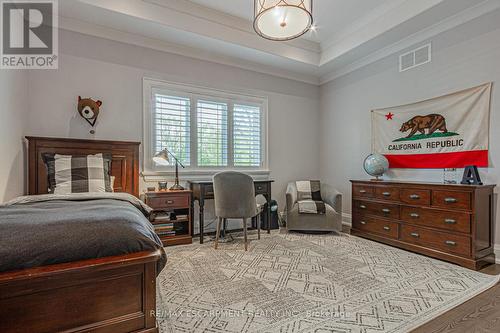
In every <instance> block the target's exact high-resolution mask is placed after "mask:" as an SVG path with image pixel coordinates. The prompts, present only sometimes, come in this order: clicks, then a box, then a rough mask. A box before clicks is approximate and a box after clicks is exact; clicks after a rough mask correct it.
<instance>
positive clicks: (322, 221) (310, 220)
mask: <svg viewBox="0 0 500 333" xmlns="http://www.w3.org/2000/svg"><path fill="white" fill-rule="evenodd" d="M321 197H322V199H323V202H324V203H325V208H326V213H325V214H299V205H298V203H297V186H296V184H295V182H290V183H288V186H287V189H286V225H287V229H288V230H300V231H337V232H339V231H341V230H342V194H341V193H340V192H338V191H337V190H335V189H334V188H333V187H331V186H330V185H327V184H323V183H322V184H321Z"/></svg>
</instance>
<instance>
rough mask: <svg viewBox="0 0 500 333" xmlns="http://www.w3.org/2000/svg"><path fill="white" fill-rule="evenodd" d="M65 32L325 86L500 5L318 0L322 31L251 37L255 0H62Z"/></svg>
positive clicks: (486, 0)
mask: <svg viewBox="0 0 500 333" xmlns="http://www.w3.org/2000/svg"><path fill="white" fill-rule="evenodd" d="M59 7H60V9H59V15H60V20H59V21H60V23H59V24H60V27H62V28H64V29H68V30H72V31H78V32H82V33H86V34H90V35H96V36H100V37H104V38H109V39H114V40H118V41H122V42H126V43H132V44H136V45H141V46H145V47H149V48H153V49H158V50H164V51H167V52H173V53H178V54H182V55H187V56H190V57H195V58H201V59H207V60H210V61H214V62H219V63H225V64H230V65H233V66H238V67H243V68H247V69H252V70H256V71H260V72H264V73H269V74H273V75H277V76H281V77H287V78H290V79H294V80H299V81H304V82H309V83H313V84H320V83H324V82H328V81H329V80H331V79H334V78H336V77H338V76H341V75H343V74H345V73H347V72H349V71H352V70H355V69H357V68H360V67H362V66H364V65H366V64H368V63H370V62H373V61H376V60H378V59H381V58H383V57H385V56H387V55H390V54H392V53H394V52H399V51H401V50H403V49H404V48H407V47H410V46H412V45H414V44H416V43H420V42H423V41H425V40H428V39H429V38H431V37H433V36H434V35H436V34H438V33H440V32H443V31H446V30H449V29H452V28H454V27H455V26H458V25H460V24H463V23H464V22H467V21H470V20H472V19H474V18H476V17H479V16H481V15H484V14H486V13H488V12H491V11H494V10H497V9H499V8H500V0H314V4H313V14H314V18H315V25H316V26H317V31H316V32H311V33H308V34H307V35H305V36H303V37H301V38H298V39H295V40H293V41H289V42H273V41H268V40H265V39H263V38H261V37H259V36H257V34H256V33H255V32H254V31H253V28H252V22H251V21H252V16H253V0H64V1H60V2H59Z"/></svg>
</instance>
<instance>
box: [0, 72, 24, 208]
mask: <svg viewBox="0 0 500 333" xmlns="http://www.w3.org/2000/svg"><path fill="white" fill-rule="evenodd" d="M27 96H28V73H27V72H26V71H25V70H0V101H1V102H2V106H1V107H0V154H1V158H0V202H3V201H7V200H9V199H12V198H14V197H16V196H18V195H22V194H23V193H24V186H25V183H24V174H25V172H24V154H23V139H22V138H23V134H24V130H25V125H26V116H27V111H28V105H27Z"/></svg>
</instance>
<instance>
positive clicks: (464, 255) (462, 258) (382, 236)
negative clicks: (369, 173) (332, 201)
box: [351, 180, 495, 270]
mask: <svg viewBox="0 0 500 333" xmlns="http://www.w3.org/2000/svg"><path fill="white" fill-rule="evenodd" d="M351 183H352V229H351V234H353V235H356V236H361V237H364V238H368V239H371V240H375V241H378V242H381V243H385V244H388V245H392V246H396V247H400V248H402V249H406V250H409V251H413V252H416V253H420V254H424V255H427V256H431V257H434V258H437V259H442V260H446V261H449V262H452V263H456V264H459V265H461V266H464V267H467V268H471V269H475V270H479V269H481V268H482V267H484V266H486V265H488V264H490V263H494V262H495V255H494V251H493V247H494V239H493V223H494V219H493V189H494V187H495V185H480V186H475V185H460V184H441V183H420V182H397V181H362V180H351Z"/></svg>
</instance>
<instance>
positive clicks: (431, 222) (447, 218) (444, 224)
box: [401, 206, 471, 234]
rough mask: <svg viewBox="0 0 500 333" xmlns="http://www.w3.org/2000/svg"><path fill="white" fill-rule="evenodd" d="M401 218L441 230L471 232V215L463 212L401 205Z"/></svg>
mask: <svg viewBox="0 0 500 333" xmlns="http://www.w3.org/2000/svg"><path fill="white" fill-rule="evenodd" d="M401 220H403V221H405V222H408V223H412V224H419V225H423V226H427V227H433V228H439V229H443V230H450V231H456V232H463V233H467V234H470V232H471V228H470V222H471V215H470V214H468V213H465V212H457V211H448V210H440V209H429V208H423V207H410V206H401Z"/></svg>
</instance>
